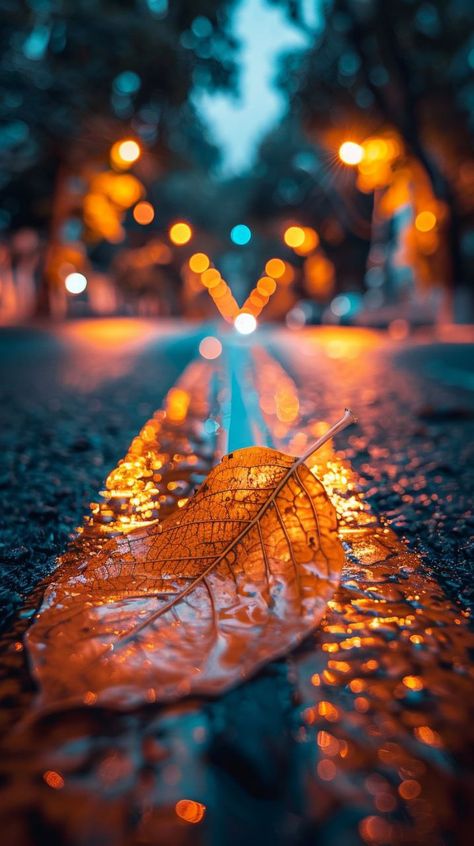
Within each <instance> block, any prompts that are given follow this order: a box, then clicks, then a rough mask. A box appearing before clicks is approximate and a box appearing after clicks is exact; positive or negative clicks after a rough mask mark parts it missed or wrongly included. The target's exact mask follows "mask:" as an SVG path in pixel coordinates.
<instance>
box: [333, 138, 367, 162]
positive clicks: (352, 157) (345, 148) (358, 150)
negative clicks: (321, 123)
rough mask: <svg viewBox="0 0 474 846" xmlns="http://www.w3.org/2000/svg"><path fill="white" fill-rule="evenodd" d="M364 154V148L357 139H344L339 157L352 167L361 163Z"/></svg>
mask: <svg viewBox="0 0 474 846" xmlns="http://www.w3.org/2000/svg"><path fill="white" fill-rule="evenodd" d="M363 156H364V149H363V147H362V146H361V145H360V144H356V142H355V141H344V143H343V144H341V146H340V147H339V158H340V160H341V162H343V163H344V164H346V165H350V166H351V167H353V166H355V165H358V164H360V162H361V161H362V159H363Z"/></svg>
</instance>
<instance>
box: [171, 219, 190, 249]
mask: <svg viewBox="0 0 474 846" xmlns="http://www.w3.org/2000/svg"><path fill="white" fill-rule="evenodd" d="M192 234H193V231H192V229H191V227H190V225H189V223H185V222H184V221H182V220H180V221H178V222H177V223H173V225H172V226H171V227H170V230H169V236H170V241H172V243H173V244H176V245H177V246H178V247H181V246H182V245H183V244H187V243H188V241H190V240H191V238H192Z"/></svg>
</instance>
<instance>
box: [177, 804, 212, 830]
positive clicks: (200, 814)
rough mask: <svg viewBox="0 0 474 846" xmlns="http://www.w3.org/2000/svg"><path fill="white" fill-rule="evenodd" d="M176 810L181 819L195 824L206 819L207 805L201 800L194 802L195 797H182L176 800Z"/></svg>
mask: <svg viewBox="0 0 474 846" xmlns="http://www.w3.org/2000/svg"><path fill="white" fill-rule="evenodd" d="M175 810H176V814H177V816H178V817H180V819H182V820H184V821H185V822H188V823H193V824H195V823H199V822H201V820H202V819H204V814H205V813H206V806H205V805H203V804H202V803H201V802H194V800H193V799H180V800H179V802H176V805H175Z"/></svg>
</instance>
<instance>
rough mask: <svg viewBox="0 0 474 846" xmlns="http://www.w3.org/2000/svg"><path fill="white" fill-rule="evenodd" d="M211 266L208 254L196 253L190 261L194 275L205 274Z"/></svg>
mask: <svg viewBox="0 0 474 846" xmlns="http://www.w3.org/2000/svg"><path fill="white" fill-rule="evenodd" d="M209 265H210V261H209V256H206V253H194V254H193V255H192V256H191V258H190V259H189V267H190V269H191V270H192V271H193V273H204V271H205V270H207V269H208V267H209Z"/></svg>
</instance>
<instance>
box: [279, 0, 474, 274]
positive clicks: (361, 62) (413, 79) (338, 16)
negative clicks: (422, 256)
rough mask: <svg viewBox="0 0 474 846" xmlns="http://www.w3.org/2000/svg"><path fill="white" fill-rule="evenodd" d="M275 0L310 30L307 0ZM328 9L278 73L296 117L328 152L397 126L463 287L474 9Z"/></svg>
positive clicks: (344, 0)
mask: <svg viewBox="0 0 474 846" xmlns="http://www.w3.org/2000/svg"><path fill="white" fill-rule="evenodd" d="M273 2H277V3H280V5H283V6H285V7H286V9H287V11H288V14H289V15H290V16H291V17H292V19H293V20H295V21H297V22H299V23H300V24H301V25H302V26H304V4H303V3H302V2H301V0H273ZM322 11H323V25H322V27H321V29H320V31H319V32H318V33H317V35H316V38H315V39H314V41H313V44H312V46H311V48H310V49H309V50H308V51H307V52H305V53H304V54H303V55H292V56H290V57H288V58H287V60H286V62H285V65H284V70H283V71H282V73H281V85H282V86H283V87H284V88H285V90H286V91H287V92H288V94H289V96H290V98H291V102H292V107H293V110H294V112H295V113H296V114H300V115H301V116H302V118H303V120H304V121H305V123H306V126H307V128H308V129H309V132H310V134H311V136H312V137H313V138H315V139H316V140H317V141H319V143H321V144H323V145H324V144H326V145H327V146H331V144H334V143H337V141H339V143H340V141H342V140H344V138H345V137H349V138H351V139H352V140H354V141H359V142H361V141H362V140H363V139H364V138H365V137H367V136H370V135H371V134H373V133H375V132H380V130H381V128H384V127H385V128H392V129H394V130H396V132H397V133H398V134H399V136H400V138H401V139H402V140H403V144H404V147H405V151H406V154H407V156H409V157H412V158H413V159H415V160H416V161H417V162H418V163H419V165H420V166H421V167H422V169H423V170H424V172H425V174H426V176H427V178H428V180H429V183H430V185H431V189H432V192H433V195H434V197H435V198H437V199H438V200H439V201H440V202H441V203H442V204H444V206H445V207H446V210H447V214H446V221H445V238H446V241H447V245H448V252H449V256H450V264H451V276H452V279H453V282H454V283H456V284H462V283H465V282H466V280H467V278H468V273H469V271H468V268H467V262H466V259H467V260H470V261H471V266H472V260H473V255H472V227H473V214H474V203H473V199H472V198H473V191H472V189H473V187H474V169H473V161H472V149H473V146H472V141H473V134H474V82H473V79H474V78H473V73H472V71H473V68H474V48H473V41H472V32H473V26H474V4H473V3H472V2H471V0H399V2H396V3H395V2H386V0H364V2H362V0H326V2H324V4H323V9H322ZM336 149H337V147H336ZM469 233H471V234H470V235H469ZM463 236H464V246H465V249H464V250H463V249H462V244H463ZM466 245H467V247H468V249H466Z"/></svg>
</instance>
